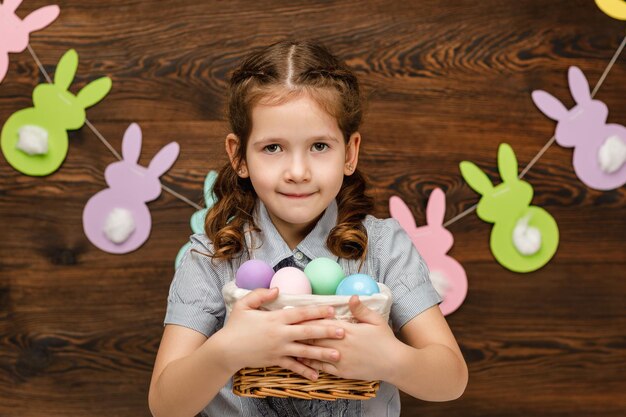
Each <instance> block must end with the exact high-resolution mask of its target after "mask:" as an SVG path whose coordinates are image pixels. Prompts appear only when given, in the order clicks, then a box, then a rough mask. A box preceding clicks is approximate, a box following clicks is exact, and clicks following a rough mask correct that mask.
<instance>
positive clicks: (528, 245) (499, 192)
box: [460, 143, 559, 272]
mask: <svg viewBox="0 0 626 417" xmlns="http://www.w3.org/2000/svg"><path fill="white" fill-rule="evenodd" d="M460 167H461V174H462V175H463V178H464V179H465V181H467V183H468V184H469V186H470V187H472V189H473V190H474V191H476V192H477V193H479V194H481V195H482V198H481V199H480V201H479V202H478V208H477V210H476V212H477V214H478V217H480V218H481V219H482V220H484V221H486V222H489V223H494V226H493V228H492V229H491V241H490V243H491V252H492V253H493V255H494V256H495V258H496V260H497V261H498V262H499V263H500V264H501V265H502V266H504V267H506V268H508V269H510V270H511V271H515V272H531V271H535V270H537V269H539V268H541V267H542V266H543V265H545V264H546V263H547V262H548V261H549V260H550V259H551V258H552V256H553V255H554V253H555V252H556V248H557V246H558V244H559V229H558V226H557V224H556V222H555V221H554V218H553V217H552V216H551V215H550V213H548V212H547V211H546V210H544V209H543V208H541V207H537V206H531V205H530V202H531V201H532V199H533V188H532V186H531V185H530V184H529V183H527V182H526V181H522V180H520V179H519V178H518V176H517V158H516V157H515V153H514V152H513V149H512V148H511V147H510V146H509V145H508V144H506V143H502V144H500V147H499V148H498V170H499V171H500V176H501V177H502V180H503V181H504V182H503V183H502V184H499V185H497V186H495V187H494V186H493V184H492V183H491V181H490V180H489V177H487V175H486V174H485V173H484V172H483V171H481V170H480V168H478V167H477V166H476V165H475V164H474V163H473V162H469V161H463V162H461V164H460Z"/></svg>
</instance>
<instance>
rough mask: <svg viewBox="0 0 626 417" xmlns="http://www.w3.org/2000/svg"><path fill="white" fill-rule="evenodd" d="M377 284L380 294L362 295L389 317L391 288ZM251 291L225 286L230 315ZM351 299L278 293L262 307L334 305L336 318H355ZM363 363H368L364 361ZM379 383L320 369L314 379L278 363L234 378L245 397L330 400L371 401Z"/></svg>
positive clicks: (236, 390) (365, 301)
mask: <svg viewBox="0 0 626 417" xmlns="http://www.w3.org/2000/svg"><path fill="white" fill-rule="evenodd" d="M378 287H379V289H380V293H378V294H373V295H371V296H361V297H359V298H360V300H361V302H362V303H363V304H364V305H365V306H366V307H368V308H371V309H372V310H375V311H377V312H378V313H380V314H381V315H382V316H383V317H385V318H386V319H389V311H390V309H391V301H392V299H391V291H390V290H389V288H388V287H387V286H385V285H384V284H381V283H378ZM249 292H250V291H249V290H245V289H242V288H237V286H235V283H234V282H229V283H228V284H226V285H225V286H224V288H223V289H222V294H223V296H224V302H225V304H226V311H227V315H228V314H230V312H231V310H232V307H233V305H234V303H235V302H237V300H239V299H241V298H242V297H244V296H245V295H247V294H248V293H249ZM349 299H350V297H349V296H338V295H290V294H279V296H278V297H277V299H276V300H274V301H273V302H271V303H268V304H265V305H263V307H262V309H264V310H279V309H283V308H289V307H299V306H306V305H320V306H322V305H329V306H333V307H334V308H335V313H336V314H335V318H336V319H337V320H343V321H354V317H353V316H352V313H351V312H350V307H349V306H348V300H349ZM364 366H366V365H365V364H364ZM379 386H380V381H362V380H357V379H345V378H339V377H337V376H335V375H331V374H328V373H326V372H320V373H319V377H318V379H317V380H315V381H311V380H309V379H306V378H304V377H302V376H301V375H299V374H296V373H295V372H292V371H290V370H288V369H284V368H281V367H278V366H272V367H267V368H244V369H240V370H239V371H238V372H237V373H236V374H235V375H234V378H233V393H235V394H236V395H239V396H242V397H254V398H265V397H279V398H288V397H293V398H301V399H306V400H312V399H320V400H329V401H334V400H337V399H349V400H368V399H370V398H374V397H375V396H376V392H377V391H378V388H379Z"/></svg>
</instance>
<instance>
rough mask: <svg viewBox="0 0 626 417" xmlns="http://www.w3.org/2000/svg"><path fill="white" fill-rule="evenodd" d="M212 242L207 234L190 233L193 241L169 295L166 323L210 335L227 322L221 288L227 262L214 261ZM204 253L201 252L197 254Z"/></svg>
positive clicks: (184, 256)
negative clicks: (212, 261) (211, 255)
mask: <svg viewBox="0 0 626 417" xmlns="http://www.w3.org/2000/svg"><path fill="white" fill-rule="evenodd" d="M211 247H212V245H211V244H210V243H209V241H208V238H207V237H206V236H204V235H193V236H191V244H190V245H189V246H188V248H187V250H186V252H185V254H184V255H183V257H182V259H181V262H180V265H179V267H178V268H177V269H176V272H175V274H174V278H173V280H172V284H171V285H170V290H169V295H168V297H167V312H166V314H165V320H164V325H165V324H177V325H180V326H185V327H188V328H190V329H193V330H196V331H198V332H200V333H202V334H204V335H205V336H206V337H210V336H211V335H212V334H213V333H215V332H216V331H217V330H218V328H219V327H221V326H222V325H223V323H224V316H225V312H226V308H225V306H224V299H223V297H222V287H223V285H224V281H223V280H224V277H225V275H226V268H225V267H224V262H222V261H216V262H215V263H214V264H213V263H211V260H212V258H210V257H209V256H207V255H203V254H202V253H205V254H209V253H211ZM194 250H195V251H197V252H201V253H197V252H195V251H194Z"/></svg>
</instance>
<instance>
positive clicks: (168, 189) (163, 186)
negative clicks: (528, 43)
mask: <svg viewBox="0 0 626 417" xmlns="http://www.w3.org/2000/svg"><path fill="white" fill-rule="evenodd" d="M625 45H626V36H624V39H623V40H622V43H621V44H620V46H619V47H618V48H617V50H616V51H615V53H614V54H613V58H611V61H610V62H609V63H608V65H607V66H606V68H605V69H604V72H603V74H602V76H601V77H600V79H599V80H598V82H597V84H596V85H595V87H594V89H593V92H592V93H591V98H593V97H594V96H595V95H596V93H597V92H598V90H599V89H600V87H601V86H602V83H603V82H604V79H605V78H606V76H607V75H608V73H609V71H611V68H612V67H613V64H615V61H617V58H618V57H619V55H620V54H621V52H622V50H623V49H624V46H625ZM27 46H28V51H29V52H30V54H31V56H32V57H33V59H34V60H35V62H36V63H37V66H38V67H39V70H40V71H41V73H42V74H43V76H44V78H45V79H46V81H48V83H50V84H52V79H51V78H50V76H49V75H48V72H47V71H46V69H45V68H44V66H43V65H42V64H41V61H39V58H38V57H37V54H35V51H34V50H33V48H32V47H31V46H30V44H28V45H27ZM85 120H86V121H85V124H86V125H87V127H89V129H91V131H92V132H93V133H94V135H96V137H97V138H98V139H100V141H101V142H102V143H103V144H104V145H105V146H106V147H107V148H108V149H109V151H111V153H112V154H113V155H114V156H115V157H116V158H117V159H118V160H120V161H121V160H122V156H121V155H120V154H119V153H118V152H117V151H116V150H115V148H113V146H111V144H110V143H109V141H107V140H106V138H105V137H104V136H103V135H102V134H101V133H100V132H99V131H98V129H96V127H95V126H94V125H93V124H92V123H91V122H90V121H89V119H87V118H86V119H85ZM554 141H555V137H554V136H552V138H550V140H548V142H547V143H546V144H545V145H544V146H543V148H541V150H540V151H539V152H538V153H537V155H535V157H534V158H533V159H532V160H531V161H530V162H529V163H528V165H526V167H525V168H524V169H523V170H522V172H521V173H520V174H519V176H518V178H519V179H522V178H523V177H524V176H525V175H526V173H527V172H528V171H529V170H530V168H532V167H533V165H535V163H537V161H538V160H539V159H540V158H541V157H542V156H543V154H544V153H546V151H547V150H548V148H550V146H552V144H553V143H554ZM161 188H162V189H163V190H164V191H166V192H168V193H170V194H171V195H173V196H174V197H176V198H178V199H179V200H182V201H184V202H185V203H187V204H189V205H190V206H191V207H193V208H195V209H196V210H202V207H201V206H199V205H198V204H196V203H194V202H193V201H191V200H189V199H188V198H187V197H185V196H183V195H181V194H179V193H177V192H176V191H174V190H172V189H171V188H169V187H167V186H165V185H163V184H161ZM476 207H478V204H474V205H473V206H472V207H470V208H468V209H466V210H464V211H463V212H462V213H460V214H458V215H456V216H455V217H453V218H452V219H450V220H448V221H447V222H445V223H444V224H443V227H445V228H447V227H448V226H450V225H451V224H454V223H456V222H457V221H459V220H461V219H462V218H463V217H465V216H467V215H468V214H470V213H472V212H473V211H474V210H476Z"/></svg>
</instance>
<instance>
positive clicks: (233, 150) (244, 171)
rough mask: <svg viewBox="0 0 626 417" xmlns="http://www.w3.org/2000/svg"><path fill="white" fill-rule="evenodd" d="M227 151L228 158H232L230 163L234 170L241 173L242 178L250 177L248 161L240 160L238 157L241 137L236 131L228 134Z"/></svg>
mask: <svg viewBox="0 0 626 417" xmlns="http://www.w3.org/2000/svg"><path fill="white" fill-rule="evenodd" d="M225 146H226V153H227V154H228V159H230V165H231V166H232V167H233V170H235V172H236V173H237V175H239V176H240V177H241V178H247V177H248V167H247V166H246V161H241V162H240V161H239V159H238V158H237V151H238V150H239V138H238V137H237V136H236V135H235V134H234V133H229V134H228V135H227V136H226V142H225Z"/></svg>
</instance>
